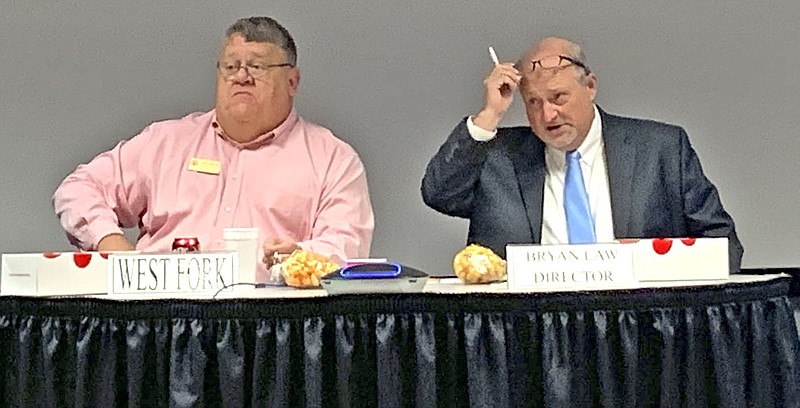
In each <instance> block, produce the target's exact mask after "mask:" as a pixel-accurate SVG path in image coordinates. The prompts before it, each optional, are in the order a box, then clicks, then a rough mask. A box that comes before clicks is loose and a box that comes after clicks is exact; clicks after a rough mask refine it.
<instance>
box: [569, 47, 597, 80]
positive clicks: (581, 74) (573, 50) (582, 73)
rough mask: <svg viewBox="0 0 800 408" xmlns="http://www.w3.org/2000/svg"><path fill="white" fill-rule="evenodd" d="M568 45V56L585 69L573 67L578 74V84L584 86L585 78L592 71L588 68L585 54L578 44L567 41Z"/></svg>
mask: <svg viewBox="0 0 800 408" xmlns="http://www.w3.org/2000/svg"><path fill="white" fill-rule="evenodd" d="M569 45H570V47H569V52H568V54H569V55H568V56H569V57H570V58H572V59H575V60H577V61H578V62H580V63H582V64H583V65H584V66H586V69H584V68H582V67H579V66H574V67H575V71H576V72H577V73H578V82H580V83H581V85H586V83H587V82H586V77H587V75H589V74H590V73H591V72H592V70H591V69H590V68H589V64H588V63H587V62H586V54H584V53H583V50H582V49H581V45H580V44H578V43H576V42H574V41H569Z"/></svg>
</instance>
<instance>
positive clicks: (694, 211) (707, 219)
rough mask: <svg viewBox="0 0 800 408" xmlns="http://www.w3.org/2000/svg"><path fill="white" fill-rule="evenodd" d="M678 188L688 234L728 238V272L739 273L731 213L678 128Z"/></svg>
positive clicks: (738, 246)
mask: <svg viewBox="0 0 800 408" xmlns="http://www.w3.org/2000/svg"><path fill="white" fill-rule="evenodd" d="M680 152H681V153H680V154H681V180H682V184H681V188H682V190H683V191H682V196H683V210H684V216H685V219H686V225H687V227H688V230H689V233H690V235H691V236H697V237H728V252H729V262H730V269H731V272H739V270H740V268H741V264H742V254H743V253H744V248H743V247H742V244H741V242H740V241H739V238H738V236H737V235H736V228H735V225H734V222H733V218H731V216H730V214H728V212H727V211H725V209H724V208H723V206H722V201H721V200H720V197H719V192H718V191H717V189H716V187H714V185H713V184H712V183H711V181H709V180H708V178H706V176H705V174H704V173H703V169H702V167H701V165H700V159H699V158H698V157H697V153H695V151H694V149H693V148H692V146H691V144H690V143H689V138H688V136H687V135H686V132H685V131H684V130H683V129H681V134H680Z"/></svg>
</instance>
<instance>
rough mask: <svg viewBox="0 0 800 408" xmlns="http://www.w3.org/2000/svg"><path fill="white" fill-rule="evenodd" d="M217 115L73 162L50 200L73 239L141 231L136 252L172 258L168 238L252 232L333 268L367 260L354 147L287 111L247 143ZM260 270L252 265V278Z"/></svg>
mask: <svg viewBox="0 0 800 408" xmlns="http://www.w3.org/2000/svg"><path fill="white" fill-rule="evenodd" d="M215 119H216V115H215V112H214V111H213V110H212V111H211V112H207V113H195V114H190V115H187V116H186V117H184V118H182V119H177V120H168V121H163V122H157V123H153V124H152V125H150V126H148V127H147V128H145V129H144V131H142V133H140V134H139V135H137V136H136V137H134V138H132V139H130V140H126V141H122V142H120V143H119V144H118V145H117V146H116V147H114V148H113V149H112V150H110V151H107V152H105V153H101V154H100V155H98V156H97V157H95V158H94V159H93V160H92V161H91V162H90V163H88V164H82V165H80V166H78V168H77V169H76V170H75V171H74V172H73V173H72V174H70V175H69V176H67V178H66V179H65V180H64V181H63V182H62V183H61V185H60V186H59V187H58V189H57V190H56V192H55V194H54V196H53V206H54V207H55V211H56V214H57V215H58V217H59V219H60V221H61V225H62V226H63V227H64V229H65V230H66V232H67V235H68V236H69V238H70V241H71V242H72V243H73V244H75V245H77V246H79V247H80V248H81V249H84V250H92V249H94V248H96V246H97V243H98V242H99V241H100V239H102V238H103V237H105V236H106V235H108V234H112V233H122V229H121V227H125V228H131V227H135V226H138V227H139V229H140V236H139V240H138V242H137V243H136V249H138V250H142V251H153V252H169V251H170V250H171V248H172V240H173V239H174V238H175V237H197V238H198V239H199V241H200V246H201V249H203V250H215V249H224V247H225V244H224V241H223V238H222V230H223V228H227V227H257V228H258V229H259V233H260V236H261V240H262V241H263V240H264V239H266V238H290V239H293V240H295V241H297V242H298V244H299V245H300V247H301V248H303V249H305V250H310V251H314V252H317V253H320V254H323V255H327V256H330V257H332V258H334V259H335V260H336V261H337V262H342V261H343V260H345V259H347V258H362V257H367V256H369V248H370V244H371V241H372V232H373V229H374V218H373V213H372V206H371V204H370V199H369V192H368V190H367V177H366V174H365V172H364V166H363V164H362V163H361V160H360V159H359V157H358V154H357V153H356V152H355V150H353V148H352V147H350V146H349V145H348V144H347V143H345V142H343V141H341V140H340V139H338V138H336V137H335V136H334V135H333V134H332V133H331V132H330V131H329V130H327V129H325V128H323V127H320V126H318V125H315V124H312V123H308V122H306V121H304V120H303V119H302V118H300V117H299V116H298V115H297V113H296V112H295V111H294V110H293V111H292V112H291V113H290V114H289V117H288V118H287V119H286V120H285V121H284V122H283V123H282V124H281V125H280V126H278V127H277V128H276V129H275V130H274V131H272V132H270V133H268V134H265V135H261V136H259V137H258V138H257V139H256V140H254V141H252V142H250V143H246V144H240V143H237V142H235V141H233V140H231V139H229V138H228V137H227V136H226V135H225V134H224V133H223V132H222V129H221V128H220V127H219V125H218V124H217V123H216V121H215ZM195 158H196V159H207V160H214V161H217V162H219V163H220V172H219V174H206V173H201V172H197V171H192V170H189V162H190V160H192V159H195ZM260 258H261V257H260V256H259V259H260ZM266 273H267V271H266V268H265V267H264V265H263V264H262V263H260V262H259V267H258V270H257V274H258V277H259V278H260V279H263V278H265V276H266Z"/></svg>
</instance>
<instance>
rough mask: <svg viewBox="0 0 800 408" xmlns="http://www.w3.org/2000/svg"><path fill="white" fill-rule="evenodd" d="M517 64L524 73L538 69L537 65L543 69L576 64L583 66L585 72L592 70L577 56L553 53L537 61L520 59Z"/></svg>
mask: <svg viewBox="0 0 800 408" xmlns="http://www.w3.org/2000/svg"><path fill="white" fill-rule="evenodd" d="M515 65H516V68H517V69H518V70H520V71H522V72H523V73H524V72H534V71H536V66H537V65H538V66H539V67H540V68H541V69H553V68H557V67H568V66H570V65H576V66H579V67H581V68H583V70H584V72H586V73H587V74H588V73H589V72H590V71H589V67H587V66H586V64H584V63H582V62H580V61H578V60H577V59H575V58H571V57H568V56H566V55H553V56H551V57H544V58H542V59H538V60H536V61H525V62H522V61H518V62H517V63H516V64H515Z"/></svg>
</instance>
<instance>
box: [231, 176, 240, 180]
mask: <svg viewBox="0 0 800 408" xmlns="http://www.w3.org/2000/svg"><path fill="white" fill-rule="evenodd" d="M231 179H232V180H239V176H231Z"/></svg>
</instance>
